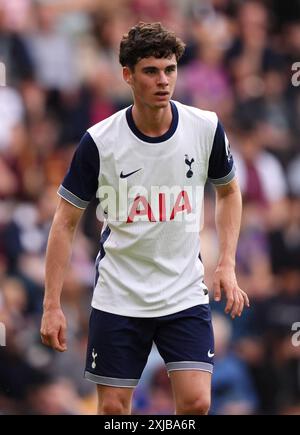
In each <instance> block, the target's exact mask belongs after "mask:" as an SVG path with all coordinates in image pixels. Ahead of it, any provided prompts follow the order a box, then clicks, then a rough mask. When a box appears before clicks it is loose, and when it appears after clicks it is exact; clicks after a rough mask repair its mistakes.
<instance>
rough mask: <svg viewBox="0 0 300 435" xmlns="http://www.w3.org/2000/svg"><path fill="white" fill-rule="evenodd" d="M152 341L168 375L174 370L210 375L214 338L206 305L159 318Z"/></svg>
mask: <svg viewBox="0 0 300 435" xmlns="http://www.w3.org/2000/svg"><path fill="white" fill-rule="evenodd" d="M154 341H155V343H156V345H157V349H158V351H159V353H160V354H161V356H162V358H163V359H164V361H165V363H166V367H167V370H168V372H169V373H171V372H173V371H177V370H181V371H182V370H199V371H205V372H209V373H212V371H213V364H214V361H213V360H214V337H213V328H212V322H211V312H210V306H209V305H208V304H204V305H197V306H195V307H191V308H188V309H186V310H184V311H180V312H178V313H175V314H172V315H169V316H164V317H161V318H158V326H157V329H156V332H155V338H154ZM200 377H201V376H200Z"/></svg>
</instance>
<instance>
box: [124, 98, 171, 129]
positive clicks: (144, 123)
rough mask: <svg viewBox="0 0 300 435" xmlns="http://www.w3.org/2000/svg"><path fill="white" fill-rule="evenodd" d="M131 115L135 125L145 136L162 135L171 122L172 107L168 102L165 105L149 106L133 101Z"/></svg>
mask: <svg viewBox="0 0 300 435" xmlns="http://www.w3.org/2000/svg"><path fill="white" fill-rule="evenodd" d="M132 117H133V120H134V123H135V125H136V127H137V128H138V129H139V130H140V131H141V132H142V133H143V134H145V135H147V136H152V137H156V136H162V135H163V134H164V133H166V132H167V131H168V130H169V128H170V126H171V123H172V109H171V104H170V103H169V104H168V105H167V106H166V107H162V108H151V107H149V106H148V107H147V106H144V105H140V104H138V103H137V102H136V101H135V102H134V105H133V108H132Z"/></svg>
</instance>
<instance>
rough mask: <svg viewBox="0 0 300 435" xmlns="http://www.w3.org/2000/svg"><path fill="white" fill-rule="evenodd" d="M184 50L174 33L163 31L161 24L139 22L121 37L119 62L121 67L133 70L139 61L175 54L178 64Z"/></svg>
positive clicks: (182, 43)
mask: <svg viewBox="0 0 300 435" xmlns="http://www.w3.org/2000/svg"><path fill="white" fill-rule="evenodd" d="M184 49H185V44H184V42H182V41H181V39H179V38H178V37H177V36H176V35H175V33H174V32H171V31H169V30H167V29H165V28H164V27H163V26H162V25H161V23H143V22H140V23H138V24H137V25H136V26H134V27H132V28H131V29H130V30H129V32H128V33H127V34H125V35H124V36H123V38H122V40H121V43H120V53H119V60H120V64H121V65H122V66H127V67H129V68H131V69H134V66H135V65H136V64H137V62H138V61H139V60H141V59H144V58H146V57H151V56H154V57H156V58H159V59H161V58H168V57H171V56H172V55H173V54H175V56H176V60H177V62H178V61H179V59H180V58H181V56H182V55H183V53H184Z"/></svg>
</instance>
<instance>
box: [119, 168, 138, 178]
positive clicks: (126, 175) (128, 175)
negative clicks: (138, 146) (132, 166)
mask: <svg viewBox="0 0 300 435" xmlns="http://www.w3.org/2000/svg"><path fill="white" fill-rule="evenodd" d="M141 169H143V168H140V169H136V170H135V171H132V172H129V173H128V174H123V171H122V172H121V174H120V178H127V177H130V175H133V174H135V173H136V172H139V171H140V170H141Z"/></svg>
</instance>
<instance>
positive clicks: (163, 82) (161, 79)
mask: <svg viewBox="0 0 300 435" xmlns="http://www.w3.org/2000/svg"><path fill="white" fill-rule="evenodd" d="M157 84H158V85H160V86H167V85H168V84H169V82H168V77H167V76H166V74H165V72H164V71H160V73H159V76H158V82H157Z"/></svg>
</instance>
